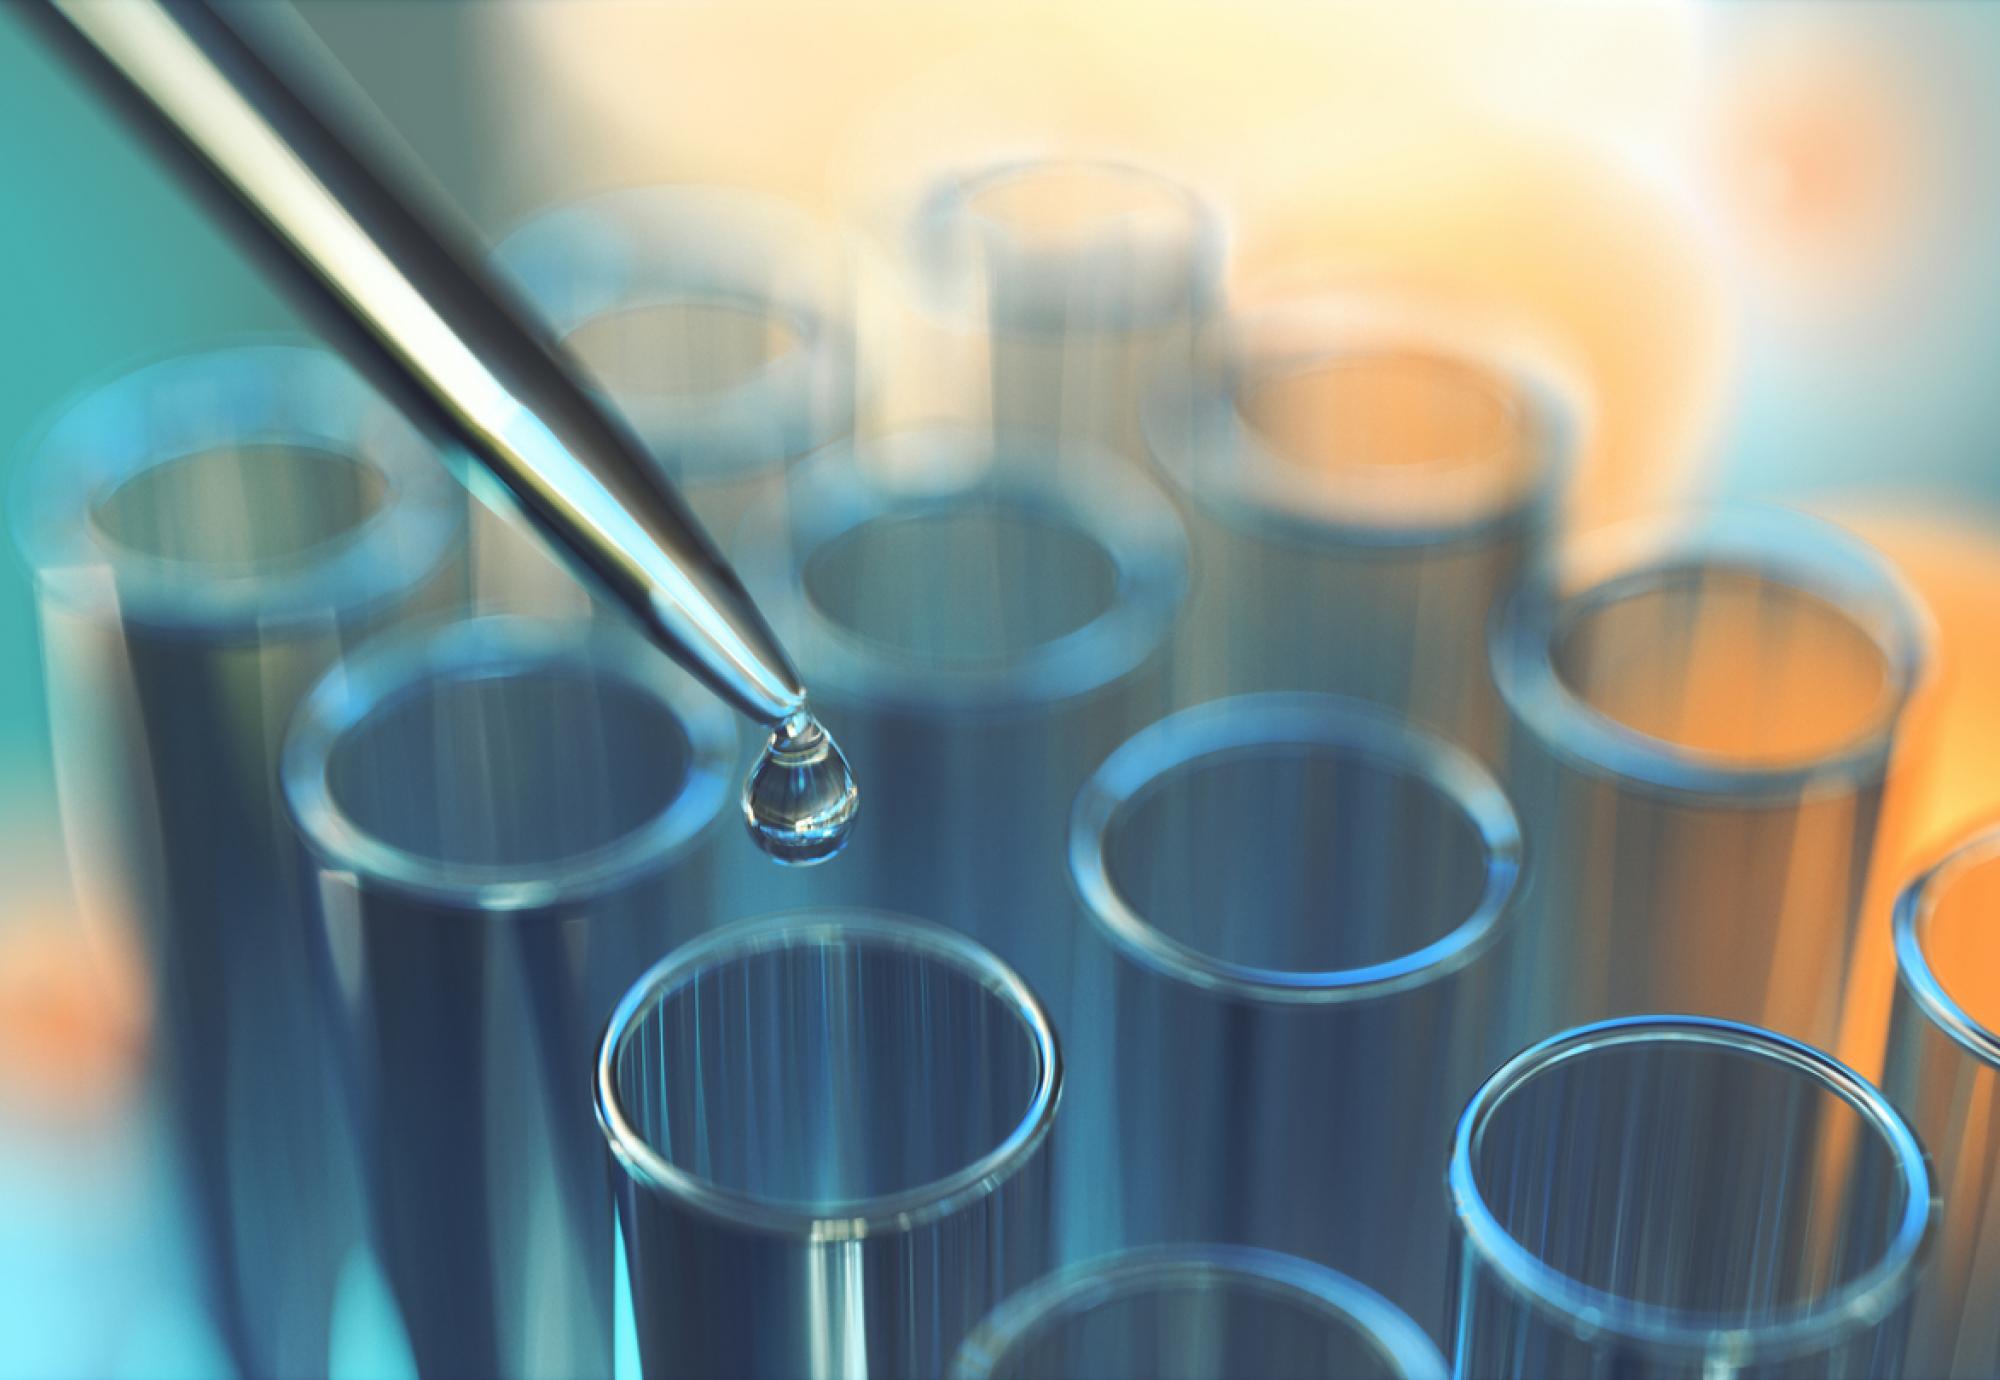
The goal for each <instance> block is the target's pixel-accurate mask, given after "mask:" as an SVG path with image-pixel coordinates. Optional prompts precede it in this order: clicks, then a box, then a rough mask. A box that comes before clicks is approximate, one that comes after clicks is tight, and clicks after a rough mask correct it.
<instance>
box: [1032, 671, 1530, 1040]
mask: <svg viewBox="0 0 2000 1380" xmlns="http://www.w3.org/2000/svg"><path fill="white" fill-rule="evenodd" d="M1268 746H1309V747H1319V748H1327V749H1331V750H1334V751H1337V752H1345V753H1351V754H1354V755H1357V756H1363V757H1367V758H1370V759H1372V760H1374V761H1376V762H1378V763H1386V764H1388V765H1389V766H1392V767H1394V768H1395V769H1397V770H1399V771H1401V772H1403V773H1404V774H1406V775H1408V776H1409V777H1411V778H1413V779H1415V780H1418V781H1421V782H1422V783H1424V784H1425V785H1426V786H1428V787H1429V788H1430V789H1432V790H1434V791H1436V792H1437V793H1438V794H1439V795H1440V796H1442V797H1443V798H1444V799H1445V800H1446V801H1447V802H1449V803H1450V804H1451V805H1452V806H1454V807H1455V808H1456V809H1457V810H1458V811H1459V813H1460V814H1461V815H1463V816H1464V817H1465V819H1466V820H1467V822H1468V823H1470V824H1471V825H1472V828H1473V831H1474V833H1475V834H1476V835H1477V837H1478V839H1479V842H1480V844H1481V847H1482V848H1483V850H1484V853H1485V871H1486V880H1485V884H1484V886H1483V887H1482V888H1481V890H1480V895H1479V900H1478V902H1477V903H1476V904H1475V905H1474V906H1473V908H1472V910H1471V912H1470V913H1469V914H1468V915H1467V916H1466V917H1465V918H1464V919H1463V920H1461V921H1459V922H1458V924H1457V925H1455V926H1454V927H1453V928H1452V929H1450V930H1449V931H1447V932H1446V933H1444V934H1443V935H1440V936H1439V937H1438V938H1436V939H1433V940H1432V941H1431V942H1430V943H1428V944H1425V945H1423V946H1422V947H1420V948H1417V949H1414V950H1412V951H1411V952H1409V953H1406V954H1400V955H1397V956H1395V957H1393V958H1388V959H1384V960H1382V961H1380V962H1377V963H1370V964H1364V965H1361V966H1358V967H1353V968H1339V969H1327V970H1319V971H1310V970H1295V969H1285V968H1271V967H1265V966H1262V965H1258V964H1249V963H1236V962H1231V961H1229V960H1225V959H1220V958H1216V957H1214V956H1213V955H1210V954H1206V953H1203V952H1202V951H1201V950H1199V949H1196V948H1194V947H1193V946H1191V945H1188V944H1185V943H1183V942H1181V941H1180V940H1178V939H1175V938H1173V937H1171V936H1169V935H1167V934H1164V933H1162V932H1161V931H1160V930H1158V929H1156V928H1155V927H1154V926H1153V925H1152V924H1150V923H1149V922H1148V921H1147V920H1146V918H1145V917H1144V916H1142V915H1141V914H1139V912H1138V911H1137V910H1136V909H1134V907H1133V906H1132V905H1131V903H1130V902H1128V901H1127V900H1126V899H1125V897H1124V896H1123V895H1122V894H1121V893H1120V892H1119V890H1118V888H1117V885H1116V884H1115V883H1114V882H1113V881H1112V878H1111V867H1110V860H1109V858H1108V857H1107V856H1106V844H1107V843H1108V841H1109V839H1110V836H1111V829H1112V827H1113V825H1114V824H1115V823H1116V821H1117V818H1118V816H1119V814H1120V813H1121V812H1122V811H1123V810H1124V809H1125V808H1126V807H1127V806H1128V805H1130V804H1132V803H1133V802H1135V801H1137V800H1138V799H1140V798H1142V797H1143V796H1144V795H1145V794H1146V793H1147V792H1149V791H1150V790H1151V789H1152V788H1154V787H1155V786H1156V785H1157V784H1158V783H1159V782H1161V781H1163V780H1165V779H1166V778H1167V777H1168V776H1170V775H1172V774H1174V773H1176V772H1179V771H1181V770H1183V769H1185V768H1188V767H1190V766H1193V765H1195V764H1197V763H1199V762H1201V761H1202V760H1203V759H1206V758H1213V757H1222V756H1234V755H1237V754H1240V753H1242V752H1243V751H1245V750H1247V749H1255V748H1259V747H1268ZM1522 856H1523V845H1522V840H1521V829H1520V824H1519V821H1518V820H1517V818H1516V816H1515V814H1514V809H1513V806H1512V805H1511V804H1510V803H1509V802H1508V800H1507V796H1506V793H1505V792H1504V791H1503V790H1502V789H1501V787H1500V785H1499V784H1498V783H1497V782H1496V781H1495V780H1494V779H1493V777H1492V775H1491V774H1490V773H1489V772H1488V771H1487V770H1486V768H1484V767H1483V766H1481V765H1480V764H1479V763H1478V762H1477V761H1476V760H1474V759H1473V758H1472V757H1471V756H1470V755H1469V754H1468V753H1466V752H1464V751H1463V750H1462V749H1460V748H1457V747H1455V746H1453V745H1452V744H1450V743H1448V742H1446V741H1444V740H1443V739H1442V738H1439V737H1436V736H1435V735H1433V734H1430V733H1428V732H1426V731H1424V730H1423V729H1420V728H1417V727H1415V726H1413V725H1411V724H1410V723H1408V722H1407V721H1406V720H1404V719H1402V718H1400V717H1398V716H1397V715H1394V714H1392V713H1390V712H1388V711H1387V710H1384V709H1380V708H1378V707H1376V706H1374V705H1371V704H1366V703H1363V702H1361V701H1359V700H1349V699H1343V698H1340V697H1338V696H1334V695H1323V694H1317V693H1310V692H1282V691H1280V692H1270V693H1263V694H1252V695H1238V696H1233V697H1230V698H1226V699H1220V700H1211V701H1209V702H1208V703H1206V704H1199V705H1196V706H1194V707H1193V708H1191V709H1184V710H1181V711H1180V712H1179V713H1176V714H1173V715H1170V716H1168V717H1167V718H1165V719H1162V720H1160V721H1159V722H1158V723H1155V724H1153V725H1152V726H1150V727H1148V728H1145V729H1141V730H1140V731H1139V732H1138V733H1137V734H1135V735H1133V737H1132V738H1130V739H1128V740H1127V741H1126V742H1125V743H1124V744H1123V745H1122V746H1120V747H1119V748H1118V749H1117V750H1116V751H1114V752H1113V753H1112V754H1111V756H1110V757H1108V758H1107V759H1105V762H1104V764H1103V765H1102V766H1100V767H1099V768H1098V769H1097V771H1096V772H1095V773H1094V774H1093V775H1092V776H1091V777H1090V779H1089V780H1088V781H1086V782H1085V783H1084V784H1083V787H1082V789H1081V790H1079V791H1078V792H1077V797H1076V803H1075V806H1074V808H1073V809H1072V810H1071V812H1070V824H1069V871H1070V880H1071V883H1072V885H1073V886H1074V888H1075V890H1076V893H1077V896H1078V897H1079V898H1080V899H1081V901H1082V902H1083V908H1084V910H1085V912H1086V913H1087V914H1088V915H1089V917H1090V920H1091V923H1092V924H1094V925H1095V926H1096V927H1097V928H1098V930H1099V931H1101V932H1102V933H1103V934H1104V935H1105V936H1106V937H1107V938H1109V939H1110V940H1111V942H1112V944H1113V945H1114V946H1115V947H1116V948H1117V949H1118V950H1119V951H1120V952H1121V953H1124V954H1125V955H1127V956H1128V957H1130V958H1132V959H1133V960H1135V961H1137V962H1138V963H1140V964H1142V965H1144V966H1145V967H1146V968H1148V969H1150V970H1151V971H1153V972H1155V973H1158V974H1160V975H1161V976H1163V977H1166V978H1168V979H1170V980H1172V981H1176V982H1184V983H1189V984H1192V985H1194V986H1196V987H1200V988H1203V989H1206V990H1208V991H1211V992H1216V993H1221V994H1224V995H1227V996H1230V997H1234V998H1236V999H1239V1000H1243V1001H1250V1002H1284V1003H1294V1004H1301V1005H1335V1004H1340V1003H1346V1002H1356V1001H1369V1000H1374V999H1377V998H1380V997H1386V996H1392V995H1394V994H1396V993H1400V992H1406V991H1410V990H1412V989H1414V988H1417V987H1421V986H1423V985H1425V984H1427V983H1430V982H1433V981H1436V980H1438V979H1440V978H1443V977H1446V976H1448V975H1450V974H1452V973H1455V972H1457V971H1458V970H1459V969H1461V968H1463V967H1464V966H1465V965H1467V964H1468V963H1470V962H1472V961H1473V960H1474V959H1475V958H1477V957H1478V956H1479V955H1480V954H1481V953H1483V952H1485V950H1486V949H1487V948H1488V947H1489V946H1491V945H1492V943H1493V942H1494V941H1495V940H1496V939H1497V938H1498V936H1499V933H1500V927H1501V925H1502V924H1503V923H1504V922H1505V921H1506V920H1507V918H1508V917H1509V916H1510V915H1511V913H1512V907H1513V901H1514V897H1515V892H1516V888H1517V885H1518V883H1519V881H1520V876H1521V867H1522Z"/></svg>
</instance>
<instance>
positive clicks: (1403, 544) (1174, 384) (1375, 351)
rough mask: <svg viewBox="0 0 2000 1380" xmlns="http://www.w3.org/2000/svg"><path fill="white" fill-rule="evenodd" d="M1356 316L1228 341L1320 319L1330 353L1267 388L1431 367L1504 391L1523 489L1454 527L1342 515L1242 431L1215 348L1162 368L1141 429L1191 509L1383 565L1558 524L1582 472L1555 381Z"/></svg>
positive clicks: (1316, 300)
mask: <svg viewBox="0 0 2000 1380" xmlns="http://www.w3.org/2000/svg"><path fill="white" fill-rule="evenodd" d="M1349 305H1350V301H1349V299H1347V298H1344V297H1341V296H1338V295H1328V296H1314V297H1308V298H1304V299H1299V300H1294V301H1289V302H1286V303H1284V304H1282V305H1280V306H1278V307H1274V308H1269V309H1267V310H1265V311H1262V312H1256V313H1251V314H1248V315H1247V316H1245V317H1244V318H1241V319H1237V320H1231V321H1228V322H1226V323H1225V326H1226V329H1227V330H1228V331H1231V332H1234V331H1241V330H1244V329H1246V328H1247V327H1249V326H1252V325H1255V324H1256V323H1257V322H1258V320H1260V319H1261V318H1262V317H1264V316H1267V315H1275V314H1278V313H1287V314H1305V313H1309V312H1317V313H1322V314H1324V315H1325V316H1326V317H1327V320H1328V322H1329V330H1328V335H1327V339H1326V342H1325V344H1324V345H1323V346H1321V347H1320V348H1317V349H1313V350H1305V351H1295V352H1292V353H1291V354H1290V356H1289V361H1288V366H1287V368H1286V369H1285V370H1284V371H1283V373H1282V374H1270V375H1265V376H1263V377H1266V378H1277V377H1281V376H1290V375H1294V374H1303V373H1309V372H1313V371H1315V370H1318V369H1322V368H1325V367H1327V366H1329V365H1337V364H1348V363H1356V362H1360V361H1363V360H1368V359H1377V358H1381V357H1384V356H1387V355H1418V356H1424V357H1427V358H1431V359H1434V360H1442V361H1445V362H1447V363H1450V364H1454V365H1458V366H1462V367H1466V368H1469V369H1471V370H1472V371H1474V372H1476V373H1478V374H1482V375H1485V376H1487V378H1488V379H1490V380H1492V381H1494V382H1496V383H1497V384H1500V385H1503V386H1504V388H1505V393H1504V396H1505V399H1506V401H1507V403H1508V404H1509V407H1510V410H1511V411H1512V412H1513V413H1514V415H1515V417H1516V419H1517V425H1518V429H1519V432H1520V435H1521V445H1520V448H1521V449H1522V450H1523V451H1524V452H1526V453H1527V454H1528V455H1529V457H1530V459H1529V460H1528V462H1527V464H1526V465H1525V466H1524V469H1525V471H1526V473H1525V476H1524V478H1523V479H1522V481H1521V482H1520V483H1519V484H1518V485H1516V486H1513V487H1512V488H1505V489H1502V490H1500V491H1499V495H1498V500H1497V501H1496V502H1494V503H1493V504H1492V505H1490V506H1489V507H1487V508H1485V509H1483V510H1479V511H1475V512H1472V513H1470V514H1468V515H1467V516H1466V517H1464V518H1463V519H1460V520H1456V521H1417V520H1411V521H1394V520H1387V519H1385V518H1384V517H1382V516H1380V515H1375V516H1371V515H1369V514H1367V513H1365V512H1361V511H1358V510H1352V509H1350V510H1348V511H1342V509H1341V507H1340V500H1341V498H1342V496H1343V489H1342V487H1341V486H1340V485H1338V484H1329V483H1325V482H1318V481H1316V480H1314V479H1313V478H1310V477H1308V476H1307V475H1306V474H1305V472H1304V471H1302V470H1301V469H1300V467H1299V466H1297V465H1296V464H1293V463H1291V462H1289V461H1286V460H1284V459H1283V458H1282V457H1279V456H1277V455H1276V453H1275V452H1274V451H1273V450H1272V449H1271V447H1270V446H1269V445H1268V444H1267V443H1265V442H1264V441H1263V440H1261V439H1260V438H1259V437H1258V436H1257V435H1256V433H1255V430H1254V428H1252V427H1251V426H1250V425H1249V423H1248V422H1247V421H1245V420H1244V418H1243V417H1242V415H1241V414H1240V413H1239V411H1238V409H1237V402H1238V398H1239V397H1240V396H1241V389H1240V387H1239V380H1238V379H1237V378H1236V377H1235V370H1234V368H1233V367H1224V366H1223V364H1222V360H1224V359H1229V358H1233V349H1232V347H1230V346H1228V345H1226V344H1225V345H1222V346H1220V347H1218V346H1217V345H1216V344H1215V343H1214V342H1213V341H1210V342H1205V343H1204V345H1203V347H1202V349H1200V350H1198V351H1197V352H1196V355H1195V359H1194V361H1193V362H1192V363H1188V362H1179V363H1176V362H1171V361H1169V362H1166V363H1163V364H1162V365H1161V366H1160V367H1159V368H1158V370H1157V371H1156V373H1155V376H1154V378H1153V379H1152V381H1151V382H1150V383H1149V384H1148V385H1147V387H1146V388H1145V390H1144V392H1143V395H1142V398H1141V402H1140V427H1141V432H1142V434H1143V435H1144V437H1145V440H1146V446H1147V449H1148V452H1149V453H1150V454H1151V455H1152V456H1153V458H1154V461H1155V463H1156V466H1157V468H1158V469H1159V470H1160V471H1161V472H1162V473H1164V474H1166V475H1167V476H1168V477H1169V478H1171V479H1172V480H1173V482H1174V485H1175V487H1176V489H1177V490H1179V491H1180V492H1181V493H1182V494H1183V495H1184V497H1185V499H1186V501H1187V502H1188V503H1190V504H1192V505H1194V506H1195V507H1196V508H1198V509H1199V510H1200V511H1201V512H1203V513H1205V514H1207V515H1209V516H1210V517H1212V518H1213V519H1214V520H1216V521H1218V522H1221V523H1223V524H1225V525H1227V526H1230V527H1233V528H1236V529H1239V530H1242V531H1245V532H1248V533H1250V534H1251V535H1253V536H1258V537H1262V538H1265V539H1269V540H1281V541H1291V542H1296V543H1302V544H1305V545H1308V546H1312V545H1324V544H1326V543H1328V542H1337V543H1339V544H1340V545H1341V546H1343V547H1346V548H1351V549H1352V550H1353V551H1354V552H1355V553H1356V554H1357V555H1371V554H1372V555H1374V556H1377V557H1379V558H1385V559H1386V558H1393V557H1396V556H1397V555H1399V554H1406V553H1407V552H1408V551H1409V550H1410V549H1411V548H1437V547H1453V546H1470V545H1477V544H1481V543H1487V542H1492V541H1495V540H1502V539H1504V538H1506V537H1507V536H1509V535H1511V534H1513V533H1515V532H1518V531H1522V530H1528V529H1533V528H1537V527H1540V526H1543V525H1546V524H1547V523H1549V522H1550V521H1552V520H1553V518H1554V516H1555V512H1556V509H1557V507H1558V505H1559V504H1560V501H1561V498H1562V495H1563V493H1564V491H1565V489H1566V488H1567V486H1568V484H1569V482H1570V479H1571V477H1572V475H1573V474H1574V472H1575V469H1576V455H1577V435H1578V420H1577V413H1578V408H1577V407H1576V406H1575V404H1574V403H1573V401H1572V400H1571V399H1570V397H1569V395H1568V393H1567V391H1566V390H1565V389H1564V388H1562V387H1561V386H1560V385H1559V384H1558V382H1557V380H1556V379H1555V377H1554V376H1553V375H1552V374H1551V373H1550V372H1549V371H1548V370H1547V369H1545V368H1538V367H1536V366H1534V365H1533V364H1531V363H1530V362H1529V361H1528V360H1527V359H1526V358H1525V357H1509V358H1502V357H1501V353H1500V352H1499V351H1498V350H1497V349H1495V348H1493V347H1486V346H1483V345H1481V344H1480V343H1478V342H1456V343H1455V342H1451V341H1447V340H1443V339H1440V338H1435V337H1436V336H1437V334H1438V333H1437V332H1436V331H1435V330H1434V329H1427V330H1419V329H1416V328H1413V327H1411V326H1407V325H1395V326H1385V325H1380V324H1377V323H1375V322H1373V321H1372V320H1368V319H1366V317H1365V315H1364V316H1363V318H1362V319H1360V320H1356V321H1350V320H1348V319H1347V318H1348V315H1349V313H1348V308H1349ZM1218 351H1219V353H1218ZM1183 399H1185V400H1187V402H1186V403H1183V402H1182V401H1181V400H1183ZM1184 409H1185V410H1184ZM1183 432H1185V439H1183ZM1370 471H1371V472H1373V467H1370ZM1246 478H1255V479H1258V480H1261V481H1262V482H1263V484H1264V485H1265V489H1263V490H1252V489H1250V488H1248V487H1247V486H1246V483H1245V480H1246Z"/></svg>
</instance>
